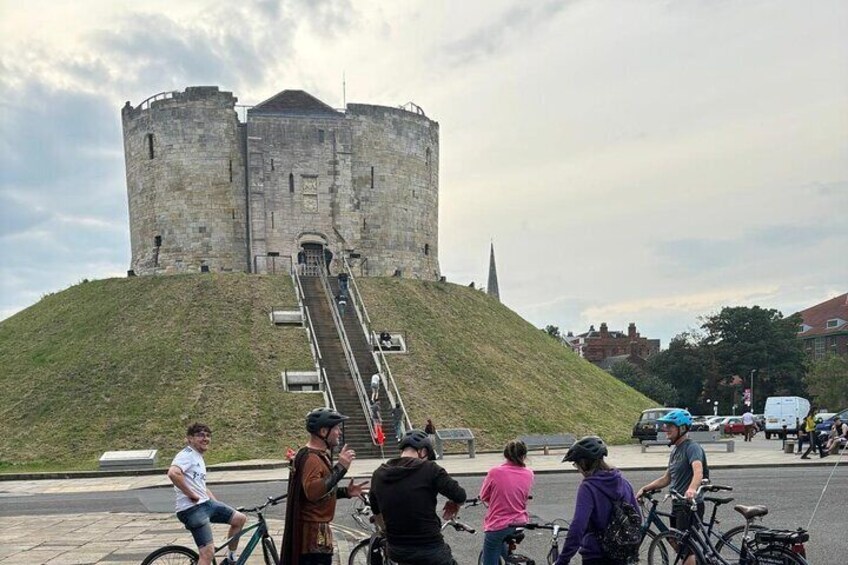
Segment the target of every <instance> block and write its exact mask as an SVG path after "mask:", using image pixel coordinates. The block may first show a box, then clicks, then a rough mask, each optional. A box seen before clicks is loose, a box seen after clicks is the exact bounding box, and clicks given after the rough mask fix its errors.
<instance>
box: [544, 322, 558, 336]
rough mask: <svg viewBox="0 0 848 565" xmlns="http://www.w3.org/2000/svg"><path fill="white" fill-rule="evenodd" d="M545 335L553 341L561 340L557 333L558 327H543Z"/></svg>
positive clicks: (549, 325)
mask: <svg viewBox="0 0 848 565" xmlns="http://www.w3.org/2000/svg"><path fill="white" fill-rule="evenodd" d="M545 333H546V334H548V335H549V336H551V337H552V338H554V339H562V335H561V334H560V333H559V326H552V325H551V324H548V325H547V326H545Z"/></svg>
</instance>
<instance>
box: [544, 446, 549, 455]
mask: <svg viewBox="0 0 848 565" xmlns="http://www.w3.org/2000/svg"><path fill="white" fill-rule="evenodd" d="M542 453H543V454H545V455H550V450H549V449H548V446H547V445H546V446H545V447H543V448H542Z"/></svg>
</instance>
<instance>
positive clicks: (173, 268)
mask: <svg viewBox="0 0 848 565" xmlns="http://www.w3.org/2000/svg"><path fill="white" fill-rule="evenodd" d="M236 100H237V99H236V98H235V97H234V96H233V95H232V93H231V92H222V91H220V90H219V89H218V87H207V86H203V87H189V88H187V89H186V90H185V91H184V92H168V93H163V94H159V95H156V96H153V97H151V98H148V99H147V100H145V101H144V102H142V103H141V104H140V105H138V106H136V107H133V106H132V105H130V103H129V102H127V104H126V105H125V106H124V108H123V111H122V113H121V114H122V115H121V117H122V121H123V131H124V155H125V157H126V168H127V192H128V198H129V215H130V238H131V245H132V264H131V269H132V270H133V271H134V272H135V273H137V274H155V273H181V272H199V271H201V270H204V271H206V270H209V271H214V272H219V271H244V272H252V273H266V272H275V271H278V270H281V269H288V264H289V263H288V261H289V257H291V258H293V259H294V260H296V258H297V257H298V254H299V253H301V252H302V254H301V257H304V256H306V257H308V258H309V260H310V261H317V260H318V258H319V257H320V258H323V256H324V255H323V253H324V249H325V248H326V249H329V250H330V251H332V253H333V254H334V256H335V257H337V258H338V257H339V256H340V255H344V256H345V257H347V258H348V261H349V262H350V263H351V265H352V266H353V268H355V269H357V271H358V272H359V273H361V274H362V275H366V276H369V275H370V276H389V275H395V274H398V275H400V276H404V277H414V278H424V279H437V278H438V277H439V260H438V202H439V199H438V196H439V124H438V123H437V122H434V121H432V120H430V119H428V118H427V117H426V116H425V115H424V113H423V111H421V110H420V108H418V107H416V106H414V105H411V108H412V109H411V110H407V109H403V108H391V107H385V106H374V105H369V104H348V105H347V107H346V108H345V109H344V110H343V111H339V110H335V109H333V108H331V107H330V106H328V105H327V104H324V103H323V102H321V101H320V100H318V99H316V98H314V97H313V96H311V95H309V94H308V93H306V92H303V91H300V90H284V91H282V92H280V93H279V94H277V95H275V96H273V97H272V98H270V99H268V100H266V101H265V102H262V103H261V104H259V105H257V106H254V107H252V108H249V109H248V110H247V112H246V117H245V121H244V123H242V121H240V120H239V118H238V115H237V113H236V111H235V104H236Z"/></svg>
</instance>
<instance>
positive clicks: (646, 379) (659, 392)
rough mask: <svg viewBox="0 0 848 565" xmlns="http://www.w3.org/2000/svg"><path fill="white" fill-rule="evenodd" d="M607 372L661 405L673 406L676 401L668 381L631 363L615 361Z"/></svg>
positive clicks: (675, 395) (674, 393) (675, 394)
mask: <svg viewBox="0 0 848 565" xmlns="http://www.w3.org/2000/svg"><path fill="white" fill-rule="evenodd" d="M609 372H610V374H611V375H612V376H614V377H615V378H617V379H618V380H620V381H621V382H623V383H624V384H626V385H628V386H631V387H633V388H635V389H636V390H638V391H639V392H641V393H642V394H644V395H645V396H647V397H648V398H650V399H652V400H655V401H657V402H659V403H660V404H662V405H663V406H673V405H674V404H676V402H677V393H676V392H675V391H674V389H673V388H672V387H671V386H670V385H669V384H668V383H665V382H663V381H662V380H660V379H658V378H657V377H655V376H653V375H650V374H647V373H645V372H644V371H643V370H642V369H640V368H639V367H637V366H636V365H634V364H633V363H630V362H628V361H617V362H616V363H615V364H613V366H612V367H610V371H609Z"/></svg>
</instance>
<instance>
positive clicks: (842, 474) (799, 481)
mask: <svg viewBox="0 0 848 565" xmlns="http://www.w3.org/2000/svg"><path fill="white" fill-rule="evenodd" d="M831 473H832V477H831V478H830V483H829V485H828V486H827V490H826V492H825V496H824V499H823V500H822V503H821V505H820V506H819V508H818V510H817V511H816V513H815V517H814V518H813V521H812V524H811V526H810V535H811V541H810V542H809V543H808V544H807V551H808V557H809V560H810V563H815V564H824V565H831V564H832V565H837V564H842V563H845V558H844V557H845V551H846V549H848V543H846V537H845V531H846V528H848V513H846V507H845V501H846V500H848V495H847V494H846V493H848V465H844V464H843V465H840V466H839V467H836V468H834V467H807V468H799V467H793V468H786V467H775V468H760V469H752V468H744V469H720V470H716V471H714V472H713V474H712V479H713V482H715V483H720V484H727V485H730V486H733V487H734V492H733V496H734V497H735V499H736V502H738V503H740V504H764V505H766V506H767V507H768V508H769V515H768V516H766V517H765V519H764V521H763V523H764V524H765V525H767V526H771V527H780V528H787V529H794V528H796V527H804V528H806V527H807V525H808V523H809V522H810V519H811V517H812V516H813V509H814V508H815V507H816V504H817V502H818V500H819V497H820V496H821V494H822V490H823V487H824V485H825V483H826V482H827V481H828V477H830V476H831ZM657 475H658V473H657V472H656V471H651V472H644V471H629V472H627V473H626V476H627V478H628V479H629V480H630V481H631V482H632V483H633V485H634V486H635V487H637V488H638V487H639V486H641V485H643V484H645V483H647V482H648V481H650V480H652V479H653V478H655V477H656V476H657ZM459 481H460V483H461V484H462V485H463V487H465V488H466V490H467V491H468V493H469V496H473V495H476V493H477V491H478V489H479V487H480V484H481V482H482V477H462V478H460V479H459ZM578 484H579V478H578V476H577V475H576V474H574V473H567V474H566V473H563V474H541V475H538V476H537V478H536V484H535V488H534V499H533V500H532V501H531V505H530V510H531V513H532V514H533V515H535V516H538V517H539V518H540V519H542V520H552V519H554V518H566V519H570V517H571V515H572V513H573V511H574V494H575V490H576V487H577V485H578ZM0 491H2V483H0ZM214 491H215V493H216V495H217V496H218V498H220V499H222V500H224V501H227V502H230V503H232V504H234V505H242V504H244V505H247V504H251V503H254V502H258V501H260V500H262V499H263V498H264V497H265V496H271V495H276V494H280V493H282V492H285V482H284V481H278V482H265V483H247V484H231V485H219V486H216V487H214ZM349 505H350V502H349V501H346V500H342V501H339V506H338V510H337V514H336V515H337V522H338V523H340V524H341V525H344V526H348V527H351V528H354V527H356V524H355V523H354V522H353V520H352V519H351V518H350V516H349V514H348V512H349ZM172 508H173V494H172V491H171V489H169V488H151V489H139V490H134V491H125V492H117V493H102V492H98V493H74V494H37V495H30V496H10V495H2V494H0V516H17V515H47V514H63V513H68V514H69V513H79V512H103V511H110V512H141V513H169V512H171V511H172ZM281 508H282V507H278V509H276V510H275V511H274V512H275V514H274V515H272V517H282V515H283V511H282V510H281ZM483 511H484V510H483V509H482V508H470V509H468V510H467V511H465V512H464V513H463V515H462V519H463V521H466V522H468V523H470V524H472V525H474V526H477V527H479V525H480V524H481V522H482V518H483ZM719 519H720V520H722V522H723V526H724V527H725V528H729V527H732V526H734V525H736V524H738V523H741V522H742V520H741V517H738V515H736V513H734V512H733V511H732V510H731V509H729V508H728V507H723V508H722V510H721V511H720V514H719ZM446 538H447V540H448V543H450V545H451V547H453V548H454V554H455V556H456V558H457V561H458V562H459V563H461V564H466V563H475V562H476V556H477V552H478V551H479V548H480V546H481V543H482V534H481V533H479V532H478V533H477V534H476V535H474V536H471V535H469V534H463V533H457V532H453V531H449V532H447V533H446ZM186 541H187V542H188V541H189V540H188V537H187V539H186ZM547 542H548V540H547V538H546V537H545V535H544V534H543V533H529V534H528V536H527V540H526V541H525V543H524V544H523V546H522V547H523V551H525V552H526V553H529V554H531V555H534V556H538V557H537V559H538V560H541V562H544V554H545V551H546V544H547Z"/></svg>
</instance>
